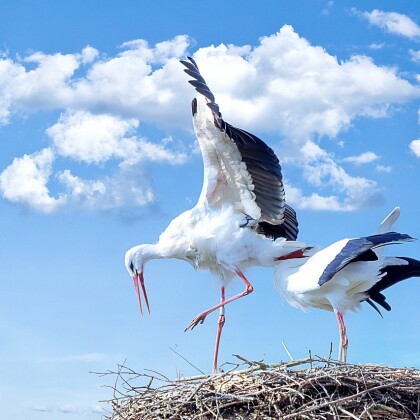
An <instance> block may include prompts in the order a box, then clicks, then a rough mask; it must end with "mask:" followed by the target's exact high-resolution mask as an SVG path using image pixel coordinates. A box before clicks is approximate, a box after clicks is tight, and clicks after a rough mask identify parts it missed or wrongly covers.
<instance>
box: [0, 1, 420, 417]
mask: <svg viewBox="0 0 420 420" xmlns="http://www.w3.org/2000/svg"><path fill="white" fill-rule="evenodd" d="M379 6H380V9H377V7H379ZM0 39H1V42H2V44H1V51H2V52H1V56H0V211H1V215H2V217H1V222H0V223H1V232H2V235H1V236H0V240H1V246H0V253H1V259H0V261H1V264H2V276H1V293H0V299H1V303H0V337H1V344H2V345H1V347H0V360H1V362H0V374H1V377H2V378H3V379H2V381H1V382H0V396H1V399H2V400H3V402H2V414H3V415H4V416H5V417H6V418H8V419H12V420H13V419H22V418H25V419H31V420H32V419H34V420H37V419H61V418H66V419H67V418H68V419H90V418H92V419H96V418H100V417H101V413H102V414H103V410H104V407H105V405H104V404H101V403H99V400H101V399H106V398H109V397H111V394H110V391H109V390H107V389H106V388H101V385H106V384H109V381H107V380H106V379H104V378H98V377H97V376H96V375H93V374H91V373H89V372H90V371H105V370H107V369H114V368H115V367H116V365H117V363H121V362H123V361H124V360H125V359H127V362H126V363H127V365H128V366H130V367H131V368H133V369H135V370H138V371H142V370H143V369H153V370H157V371H160V372H162V373H164V374H166V375H169V376H171V377H176V375H179V374H185V375H192V374H196V373H197V372H196V371H194V369H192V368H191V367H190V366H189V365H188V364H187V363H185V362H184V361H183V360H182V359H181V358H180V357H178V356H177V355H176V354H174V353H173V352H172V351H171V350H170V347H172V348H175V349H176V350H177V351H178V352H179V353H181V354H182V355H183V356H184V357H186V358H187V359H188V360H190V361H191V362H192V363H194V364H195V365H197V366H198V367H200V368H201V369H202V370H204V371H210V368H211V361H212V353H213V345H214V336H215V333H216V321H217V315H216V314H215V315H213V316H209V317H208V319H207V320H206V322H205V323H204V324H203V325H201V326H199V327H197V328H196V329H195V330H194V331H192V332H188V333H183V329H184V327H185V326H186V325H187V324H188V322H189V321H190V320H191V319H192V318H193V317H194V316H195V315H196V314H197V313H199V312H200V311H202V310H203V309H206V308H208V307H210V306H212V305H213V304H215V303H216V302H218V299H219V290H218V288H217V286H216V283H215V282H214V281H213V280H212V279H211V277H210V274H209V273H206V272H194V271H193V270H192V268H191V267H190V266H189V265H187V264H185V263H183V262H179V261H164V260H161V261H154V262H151V263H149V264H148V266H147V268H146V272H145V279H146V286H147V290H148V294H149V300H150V304H151V310H152V314H151V316H145V317H143V318H141V317H140V316H139V314H138V308H137V302H136V299H135V295H134V289H133V285H132V281H131V279H130V277H129V276H128V274H127V272H126V270H125V267H124V253H125V251H126V250H127V249H128V248H130V247H131V246H133V245H135V244H139V243H146V242H154V241H155V240H156V239H157V238H158V236H159V234H160V232H161V231H162V230H164V228H165V227H166V225H167V224H168V222H169V221H170V220H171V219H172V218H173V217H175V216H176V215H177V214H179V213H180V212H182V211H184V210H186V209H187V208H190V207H191V206H193V205H194V204H195V201H196V199H197V197H198V195H199V192H200V190H201V181H202V164H201V158H200V154H199V151H198V150H197V145H196V143H195V136H194V133H193V131H192V124H191V119H190V101H191V99H192V98H193V96H194V91H193V89H192V87H191V86H190V85H189V84H188V83H187V80H188V77H187V76H186V75H185V74H184V72H183V71H182V66H181V65H180V64H179V63H178V60H179V59H180V58H184V57H185V56H186V55H192V56H194V57H195V59H196V61H197V62H198V64H199V66H200V69H201V70H202V72H203V75H204V76H205V78H206V80H207V82H208V84H209V85H210V87H211V89H212V90H213V92H214V94H215V96H216V100H217V102H218V103H219V105H220V109H221V111H222V113H223V116H224V119H225V120H226V121H228V122H229V123H231V124H233V125H236V126H239V127H241V128H244V129H247V130H249V131H251V132H253V133H255V134H257V135H258V136H260V137H262V138H263V139H264V140H265V141H266V142H267V143H268V144H269V145H270V146H272V147H273V148H274V149H275V150H276V152H277V154H278V156H279V159H280V161H281V163H282V167H283V174H284V177H285V181H286V188H287V189H286V198H287V201H288V202H289V203H290V204H291V205H292V206H293V207H294V208H295V209H296V211H297V212H298V218H299V222H300V239H302V240H304V241H306V242H309V243H314V242H316V243H320V244H324V245H328V244H330V243H331V242H334V241H335V240H338V239H341V238H344V237H354V236H360V235H365V234H370V233H372V232H373V231H374V230H375V229H376V227H377V225H378V224H379V223H380V221H381V220H382V219H383V218H384V217H385V216H386V215H387V214H388V213H389V212H390V211H391V210H392V209H393V208H394V207H395V206H396V205H399V206H401V213H402V214H401V218H400V220H399V222H398V225H397V227H398V229H399V230H400V231H402V232H406V233H409V234H411V235H412V236H414V237H417V238H419V237H420V227H419V224H418V214H419V208H420V193H419V189H418V186H417V183H418V178H419V176H420V140H419V139H420V133H419V118H420V112H419V108H420V101H419V98H420V86H419V82H420V42H419V41H420V7H419V6H418V4H417V2H413V1H399V2H394V1H382V2H380V5H378V2H374V1H346V2H340V3H339V2H336V1H321V0H319V1H318V0H311V1H309V0H307V1H304V0H298V1H293V2H291V1H280V0H277V1H274V0H273V1H270V0H264V1H262V2H259V3H258V4H257V3H256V2H247V1H238V0H231V1H228V2H226V1H225V2H222V1H219V0H215V1H212V2H211V4H204V3H202V2H197V1H190V0H185V1H183V2H182V3H176V2H170V1H162V0H156V1H153V2H146V1H127V0H122V1H119V2H103V1H101V2H99V1H72V2H56V1H52V0H51V1H40V2H36V4H35V3H34V2H30V1H27V0H16V1H13V2H12V1H9V2H3V3H2V5H1V6H0ZM391 252H393V253H395V255H407V256H412V257H417V258H418V257H419V256H420V245H419V244H418V243H417V242H416V243H412V244H407V245H400V246H397V247H394V248H393V249H392V250H391ZM248 278H249V279H250V281H251V282H252V283H253V285H254V287H255V292H254V293H253V294H252V295H250V296H248V297H246V298H244V299H241V300H240V301H239V302H235V303H233V304H232V305H230V306H228V307H227V309H226V310H227V321H226V325H225V330H224V334H223V337H222V342H221V349H220V357H219V359H220V361H221V362H222V363H223V362H227V361H234V360H235V359H234V358H233V357H232V354H235V353H236V354H240V355H242V356H244V357H246V358H249V359H254V360H257V359H264V360H265V361H267V362H277V361H279V360H285V359H287V358H288V356H287V354H286V353H285V351H284V349H283V347H282V345H281V341H282V340H283V341H284V342H285V343H286V344H287V346H288V348H289V350H290V352H291V353H292V355H293V356H294V357H295V358H299V357H306V356H307V354H308V350H309V349H311V350H312V353H315V354H320V355H328V352H329V345H330V342H331V341H332V342H333V345H334V355H336V350H337V344H338V343H337V340H338V333H337V325H336V320H335V317H334V316H333V315H332V314H331V313H324V312H322V311H316V310H313V311H311V312H309V313H303V312H300V311H298V310H296V309H294V308H291V307H289V306H288V305H287V304H286V303H284V302H282V301H281V299H280V297H279V295H278V293H277V292H276V291H275V290H274V289H273V285H272V271H271V270H267V269H265V270H261V269H253V270H250V271H249V273H248ZM241 289H242V284H241V282H240V281H237V282H236V283H235V284H234V285H233V286H232V287H230V288H229V289H228V295H231V294H234V293H236V292H238V291H239V290H241ZM419 293H420V283H419V280H418V279H412V280H408V281H406V282H404V283H403V284H399V285H397V286H395V287H394V288H393V289H391V290H389V291H388V292H387V296H388V301H389V302H390V303H391V305H392V307H393V310H392V312H391V313H386V314H384V318H383V319H381V318H380V317H379V316H378V315H377V314H376V313H375V312H374V311H372V310H371V308H370V307H369V306H368V305H364V307H363V309H362V310H361V311H360V313H358V314H354V313H350V314H348V315H347V317H346V319H347V325H348V333H349V339H350V346H349V354H348V356H349V360H350V361H351V362H360V363H364V362H369V363H370V362H373V363H386V364H392V365H399V366H401V365H404V366H405V365H409V366H416V367H420V353H419V350H418V349H419V348H420V337H419V334H418V320H419V316H420V306H419V305H418V295H419Z"/></svg>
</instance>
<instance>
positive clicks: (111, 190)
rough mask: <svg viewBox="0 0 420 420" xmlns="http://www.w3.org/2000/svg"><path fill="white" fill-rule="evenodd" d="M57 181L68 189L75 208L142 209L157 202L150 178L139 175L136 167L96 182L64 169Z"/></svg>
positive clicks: (68, 198) (70, 200)
mask: <svg viewBox="0 0 420 420" xmlns="http://www.w3.org/2000/svg"><path fill="white" fill-rule="evenodd" d="M57 178H58V180H59V181H60V182H61V184H63V185H64V187H65V189H66V198H67V200H68V202H69V203H70V204H71V205H73V206H74V207H76V208H84V209H93V210H111V209H117V208H121V207H130V206H133V207H143V206H146V205H147V204H150V203H152V202H153V201H154V199H155V197H154V193H153V190H152V188H151V186H150V184H149V182H148V178H147V176H145V175H144V174H143V176H139V173H138V171H137V170H134V168H127V169H122V170H120V171H119V172H118V173H117V174H115V175H114V176H112V177H103V178H100V179H96V180H86V179H82V178H80V177H78V176H76V175H73V174H72V173H71V172H70V170H64V171H63V172H61V173H59V174H58V176H57ZM139 179H141V180H142V182H139V181H138V180H139Z"/></svg>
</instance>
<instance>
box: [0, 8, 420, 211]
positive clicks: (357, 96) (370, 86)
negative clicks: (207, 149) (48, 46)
mask: <svg viewBox="0 0 420 420" xmlns="http://www.w3.org/2000/svg"><path fill="white" fill-rule="evenodd" d="M328 5H329V7H331V6H332V2H329V3H328ZM188 47H189V39H188V37H187V36H185V35H180V36H177V37H175V38H173V39H171V40H167V41H163V42H160V43H157V44H156V45H154V46H149V45H148V43H147V42H146V41H145V40H132V41H128V42H125V43H124V44H122V45H121V46H120V49H119V51H118V53H117V54H116V55H115V56H111V57H108V56H105V55H104V54H102V53H100V52H99V51H98V50H96V49H95V48H94V47H91V46H86V47H85V48H84V49H82V51H81V52H78V53H74V54H60V53H57V54H45V53H42V52H36V53H34V54H31V55H29V56H27V57H23V58H17V59H15V60H12V59H11V58H9V57H7V56H6V57H5V56H2V57H0V124H6V123H10V122H11V121H13V119H12V117H13V116H14V115H19V114H21V113H23V114H31V113H34V112H38V111H39V110H44V109H47V110H58V111H60V112H61V116H60V117H59V119H58V121H57V122H56V123H55V124H53V125H52V126H51V127H50V128H48V129H47V135H48V139H49V140H50V141H51V146H50V147H49V148H47V149H45V150H48V152H45V151H41V152H39V154H36V153H35V154H33V155H25V156H24V157H21V158H16V159H15V160H14V161H13V163H11V164H10V165H9V167H8V168H6V169H5V170H4V171H3V173H2V174H1V175H0V188H1V192H2V193H3V197H4V198H6V199H8V200H10V201H13V202H16V203H21V204H24V205H26V206H29V207H30V208H33V209H35V210H38V211H44V212H51V211H53V210H58V209H60V208H63V207H64V205H63V204H64V203H65V204H66V206H65V207H66V208H80V207H81V208H88V209H110V208H118V207H122V206H142V205H143V206H144V205H147V204H149V203H151V202H152V201H153V200H154V192H153V189H152V188H151V184H150V182H149V180H148V178H147V177H145V176H144V174H145V170H144V165H146V164H147V163H148V162H161V163H165V164H182V163H184V162H185V161H186V159H187V154H186V152H185V151H184V150H183V147H182V146H181V147H179V145H177V144H176V142H175V141H172V142H171V141H169V140H167V141H160V142H156V141H153V142H152V141H149V140H148V139H145V138H141V137H139V135H138V134H137V131H138V129H139V128H140V129H141V124H143V123H144V122H146V123H152V124H155V125H157V126H159V127H166V128H167V129H170V128H174V127H183V128H184V129H187V130H191V121H190V112H189V109H190V105H189V103H190V100H191V98H192V97H193V95H194V92H193V89H192V87H191V86H189V85H188V83H187V80H188V78H187V76H186V75H185V74H184V72H183V71H182V66H181V65H180V63H179V61H178V59H179V58H180V57H184V56H185V55H186V51H187V48H188ZM194 57H195V59H196V60H197V62H198V64H199V66H200V69H201V70H202V73H203V75H204V77H205V78H206V79H207V81H208V83H209V85H210V86H211V88H212V90H213V91H214V93H215V95H216V99H217V101H218V103H219V105H220V108H221V111H222V113H223V115H224V118H225V119H226V120H227V121H228V122H231V123H233V124H234V125H236V126H239V127H241V128H244V129H248V130H250V131H252V132H256V133H261V132H262V133H264V132H275V133H280V135H281V137H282V138H285V139H287V141H286V140H285V141H284V144H283V146H284V147H282V152H283V151H284V153H283V154H282V156H281V158H282V161H289V162H291V164H294V165H298V166H299V167H301V168H303V174H304V177H305V180H306V181H307V183H308V184H309V185H311V186H312V187H316V188H321V189H326V188H330V190H332V192H333V193H331V191H328V192H327V193H326V194H325V197H323V198H322V197H321V195H317V194H315V195H311V194H309V197H312V199H311V200H310V201H308V202H307V203H317V204H316V205H315V206H317V207H319V208H320V207H322V205H323V204H319V203H320V202H321V201H322V200H323V202H327V201H328V200H329V204H330V206H329V208H337V209H353V208H356V207H357V205H361V201H360V200H361V199H357V197H356V194H355V192H354V191H355V190H356V189H357V188H359V189H362V191H363V193H364V194H365V201H364V202H365V203H367V202H369V201H370V200H371V199H372V197H374V196H375V195H376V194H377V193H378V192H377V190H378V186H377V185H376V183H375V182H374V181H371V180H367V179H365V178H360V177H353V176H351V174H349V173H347V172H346V171H344V169H343V168H342V167H340V165H339V164H338V162H337V161H336V159H335V157H334V156H333V155H332V154H330V153H328V152H327V151H326V150H324V149H323V148H322V145H321V141H322V139H323V136H328V137H335V136H337V134H338V133H340V132H342V131H344V130H346V129H348V128H349V127H350V126H351V124H352V122H353V120H354V119H355V118H357V117H367V118H382V117H386V116H387V115H388V112H389V110H390V109H391V108H392V106H393V105H394V104H401V103H405V102H407V101H410V100H411V99H413V98H416V97H419V96H420V89H419V88H418V87H417V86H415V85H412V84H410V83H409V82H408V81H407V80H405V79H403V78H402V77H401V76H400V75H399V74H398V73H397V70H396V68H389V67H384V66H378V65H376V64H375V63H374V62H373V61H372V59H370V58H369V57H366V56H360V55H358V56H353V57H350V58H349V59H348V60H344V61H338V60H337V58H336V57H334V56H332V55H330V54H329V53H328V52H327V51H326V50H325V49H323V48H321V47H319V46H314V45H311V44H310V43H309V42H308V41H307V40H306V39H304V38H303V37H301V36H299V35H298V34H297V33H296V32H295V31H294V30H293V28H292V27H291V26H287V25H286V26H284V27H282V28H281V29H280V30H279V32H277V33H275V34H273V35H270V36H266V37H263V38H261V40H260V41H259V43H258V44H257V45H256V46H251V45H239V46H238V45H227V46H226V45H219V46H209V47H203V48H200V49H199V50H198V51H196V52H195V54H194ZM168 139H170V137H168ZM308 139H319V144H316V143H315V142H314V141H308ZM302 147H305V148H306V150H305V153H304V154H302V153H300V150H301V149H302ZM44 154H45V155H47V154H49V156H50V160H49V161H48V159H46V158H44V160H43V159H42V158H41V157H39V156H38V155H41V156H44ZM54 157H55V158H56V160H55V161H54ZM62 158H65V159H62ZM350 158H351V157H350ZM354 158H355V157H354ZM360 159H362V158H360ZM364 159H366V157H364ZM111 160H112V163H108V162H110V161H111ZM53 161H54V162H53ZM58 161H59V162H58ZM72 161H76V162H78V164H79V165H89V166H88V168H89V171H88V174H87V175H83V176H81V174H80V173H78V172H77V170H75V168H74V167H73V166H71V165H70V164H71V163H72ZM63 162H64V163H63ZM66 162H69V163H70V164H69V166H66V167H59V165H62V164H64V165H66V164H67V163H66ZM53 163H54V166H57V167H53ZM107 165H108V167H113V168H115V167H116V168H117V169H113V170H114V172H113V173H109V170H108V171H107ZM20 166H22V167H23V168H25V169H26V170H27V172H26V175H23V173H24V172H21V171H20V169H19V168H20ZM134 166H136V167H137V168H136V169H134ZM28 168H29V169H30V170H29V169H28ZM104 168H105V169H104ZM102 169H103V170H102ZM101 170H102V172H101ZM135 170H137V171H140V173H141V174H142V175H143V176H141V177H139V176H133V173H134V172H135ZM98 173H99V175H98ZM105 173H106V175H104V174H105ZM136 175H137V174H136ZM23 178H24V179H25V180H29V181H30V182H31V183H32V184H34V185H35V186H36V188H35V190H34V191H32V190H29V189H27V188H26V189H25V188H23V190H19V189H16V188H15V187H16V186H17V185H21V184H25V182H26V181H25V182H24V181H23ZM49 180H52V181H53V182H54V183H55V184H54V186H56V184H57V185H58V187H62V188H64V190H63V191H59V192H58V193H57V194H56V196H54V195H53V194H52V193H51V191H50V190H49V188H48V181H49ZM140 180H141V181H140ZM57 181H58V183H57ZM320 197H321V198H320ZM334 200H336V202H337V204H334V203H332V201H334ZM302 205H303V204H302ZM306 205H307V206H309V205H310V204H306Z"/></svg>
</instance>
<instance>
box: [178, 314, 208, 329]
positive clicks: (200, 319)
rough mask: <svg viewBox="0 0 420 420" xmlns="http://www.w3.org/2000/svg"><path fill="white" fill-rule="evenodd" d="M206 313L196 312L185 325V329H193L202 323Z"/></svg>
mask: <svg viewBox="0 0 420 420" xmlns="http://www.w3.org/2000/svg"><path fill="white" fill-rule="evenodd" d="M207 315H208V313H207V312H202V313H201V314H198V315H197V316H196V317H195V318H194V319H193V320H192V321H191V322H190V323H189V324H188V325H187V326H186V327H185V330H184V332H185V331H188V330H193V329H194V328H195V327H196V326H197V325H198V324H202V323H203V322H204V320H205V319H206V317H207Z"/></svg>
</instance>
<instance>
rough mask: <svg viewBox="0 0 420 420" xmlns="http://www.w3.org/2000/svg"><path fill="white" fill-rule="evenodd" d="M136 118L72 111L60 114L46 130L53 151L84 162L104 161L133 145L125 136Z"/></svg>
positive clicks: (124, 152)
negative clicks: (128, 118) (53, 147)
mask: <svg viewBox="0 0 420 420" xmlns="http://www.w3.org/2000/svg"><path fill="white" fill-rule="evenodd" d="M138 124H139V123H138V120H135V119H130V120H122V119H120V118H117V117H114V116H112V115H107V114H102V115H92V114H90V113H88V112H83V111H76V112H66V113H64V114H62V115H61V116H60V118H59V120H58V122H57V123H56V124H54V125H53V126H52V127H50V128H48V129H47V131H46V132H47V134H48V136H49V137H51V139H52V141H53V144H54V145H55V147H56V148H57V152H58V153H59V154H60V155H62V156H66V157H71V158H73V159H76V160H79V161H84V162H86V163H101V162H106V161H107V160H109V159H111V158H112V157H114V156H116V157H122V155H124V154H128V153H129V152H130V150H132V149H133V148H135V144H134V143H135V140H132V139H127V138H125V135H126V134H127V133H130V132H133V130H134V129H136V128H137V127H138Z"/></svg>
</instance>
